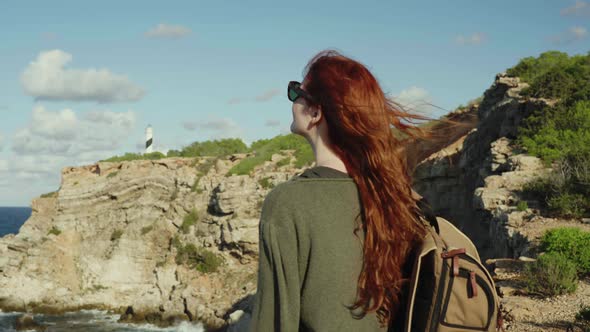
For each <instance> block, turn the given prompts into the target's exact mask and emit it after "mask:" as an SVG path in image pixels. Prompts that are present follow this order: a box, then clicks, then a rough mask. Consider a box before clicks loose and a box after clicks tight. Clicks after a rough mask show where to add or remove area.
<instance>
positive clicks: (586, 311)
mask: <svg viewBox="0 0 590 332" xmlns="http://www.w3.org/2000/svg"><path fill="white" fill-rule="evenodd" d="M576 319H577V320H584V321H587V322H589V323H590V306H582V308H580V311H579V312H578V313H577V314H576Z"/></svg>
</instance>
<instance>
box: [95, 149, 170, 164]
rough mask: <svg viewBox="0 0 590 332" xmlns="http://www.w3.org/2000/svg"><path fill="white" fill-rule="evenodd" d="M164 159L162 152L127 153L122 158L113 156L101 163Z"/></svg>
mask: <svg viewBox="0 0 590 332" xmlns="http://www.w3.org/2000/svg"><path fill="white" fill-rule="evenodd" d="M162 158H166V156H165V155H164V154H163V153H162V152H158V151H156V152H150V153H143V154H142V153H130V152H127V153H125V154H124V155H122V156H114V157H111V158H108V159H104V160H101V161H108V162H119V161H131V160H157V159H162Z"/></svg>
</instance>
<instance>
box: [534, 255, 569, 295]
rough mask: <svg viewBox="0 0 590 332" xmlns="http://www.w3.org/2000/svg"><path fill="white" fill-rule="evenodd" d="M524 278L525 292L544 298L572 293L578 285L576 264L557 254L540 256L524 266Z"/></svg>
mask: <svg viewBox="0 0 590 332" xmlns="http://www.w3.org/2000/svg"><path fill="white" fill-rule="evenodd" d="M524 277H525V281H526V290H527V291H528V292H529V293H532V294H537V295H540V296H544V297H549V296H555V295H561V294H566V293H572V292H574V291H575V290H576V288H577V285H578V275H577V273H576V264H575V263H574V262H572V261H570V260H569V259H567V258H566V257H565V256H564V255H562V254H560V253H557V252H549V253H546V254H544V255H541V256H539V258H538V259H537V260H536V261H535V262H533V263H529V264H528V265H526V266H525V269H524Z"/></svg>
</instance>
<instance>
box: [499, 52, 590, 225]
mask: <svg viewBox="0 0 590 332" xmlns="http://www.w3.org/2000/svg"><path fill="white" fill-rule="evenodd" d="M507 73H508V74H509V75H513V76H519V77H520V78H521V79H522V80H523V81H526V82H528V83H529V84H530V87H529V88H528V89H525V90H523V91H522V94H524V95H529V96H532V97H543V98H552V99H557V103H555V104H554V105H553V106H550V107H549V106H548V107H544V108H536V109H534V110H533V111H532V112H531V114H528V115H527V117H526V118H525V119H523V121H522V122H521V124H520V125H519V127H518V135H517V140H516V143H517V145H518V147H519V148H521V149H523V150H524V151H526V152H527V153H529V154H531V155H534V156H537V157H539V158H541V159H542V160H543V162H544V163H545V166H552V167H553V168H554V172H553V173H554V175H553V177H554V180H556V181H554V182H555V183H554V184H553V185H548V186H546V188H545V189H548V190H547V191H546V192H545V193H543V195H544V196H545V197H544V199H543V201H542V202H543V204H544V205H545V206H547V207H549V208H550V210H552V211H553V212H555V213H557V214H559V215H561V216H565V217H580V216H585V215H589V214H590V167H589V165H590V52H589V53H588V54H587V55H576V56H572V57H569V56H568V55H567V54H566V53H563V52H558V51H549V52H544V53H542V54H541V55H540V56H539V57H538V58H534V57H528V58H524V59H522V60H521V61H520V62H519V63H518V64H517V65H516V66H515V67H513V68H510V69H508V70H507Z"/></svg>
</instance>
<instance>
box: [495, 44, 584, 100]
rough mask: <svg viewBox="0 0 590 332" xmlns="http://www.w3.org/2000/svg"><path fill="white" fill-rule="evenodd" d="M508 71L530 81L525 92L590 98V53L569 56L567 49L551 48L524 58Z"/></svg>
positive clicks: (548, 96)
mask: <svg viewBox="0 0 590 332" xmlns="http://www.w3.org/2000/svg"><path fill="white" fill-rule="evenodd" d="M506 73H507V74H508V75H510V76H518V77H520V78H521V80H523V81H525V82H527V83H529V84H530V87H529V88H528V89H526V91H523V92H524V93H525V94H528V95H530V96H533V97H544V98H562V99H565V100H572V101H575V100H584V99H590V53H589V54H587V55H575V56H572V57H569V56H568V55H567V53H563V52H559V51H547V52H544V53H541V54H540V55H539V57H538V58H534V57H527V58H524V59H522V60H520V62H519V63H518V64H517V65H516V66H514V67H512V68H509V69H507V70H506Z"/></svg>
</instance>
